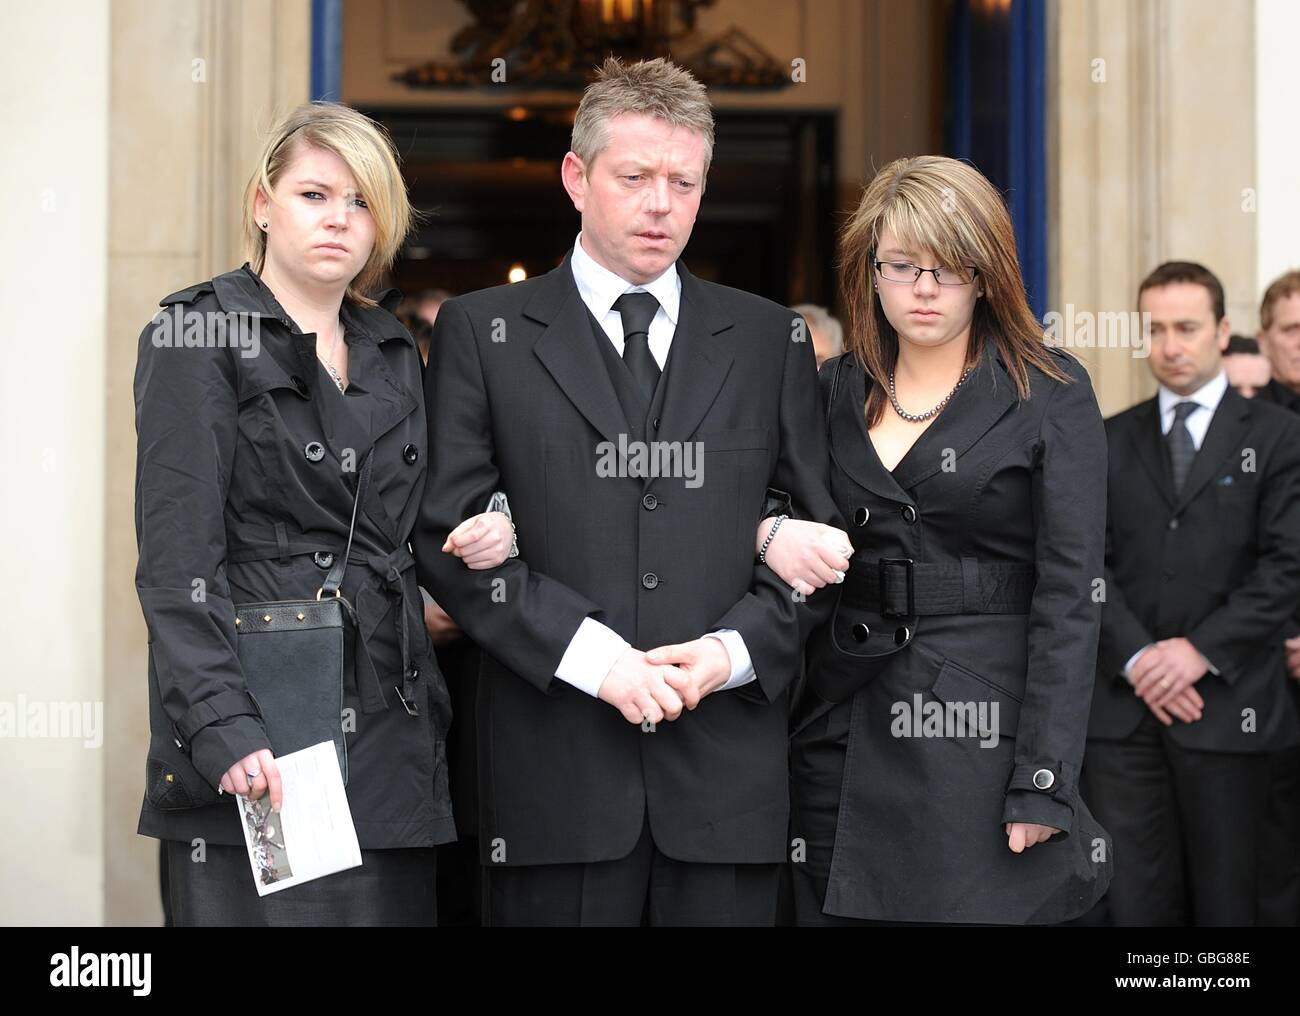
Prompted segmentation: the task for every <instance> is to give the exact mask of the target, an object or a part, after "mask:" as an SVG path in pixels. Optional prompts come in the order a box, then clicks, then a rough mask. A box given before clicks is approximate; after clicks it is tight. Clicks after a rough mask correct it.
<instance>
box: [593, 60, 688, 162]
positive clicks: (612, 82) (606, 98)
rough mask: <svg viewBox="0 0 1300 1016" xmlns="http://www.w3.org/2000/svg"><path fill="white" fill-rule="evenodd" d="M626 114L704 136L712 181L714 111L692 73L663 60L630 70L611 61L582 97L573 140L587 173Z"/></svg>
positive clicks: (632, 66)
mask: <svg viewBox="0 0 1300 1016" xmlns="http://www.w3.org/2000/svg"><path fill="white" fill-rule="evenodd" d="M621 113H644V114H646V115H647V116H657V117H659V119H661V120H665V121H667V122H668V123H670V124H672V125H673V126H674V127H684V128H686V129H687V130H692V131H696V132H697V133H699V134H700V135H702V136H703V138H704V172H705V174H706V175H707V173H708V172H709V164H710V163H711V162H712V161H713V107H712V106H710V105H709V96H708V92H707V91H706V89H705V87H704V86H703V85H702V84H700V83H699V81H697V80H696V79H695V77H694V75H692V74H691V72H690V71H687V70H683V69H682V68H681V67H678V66H677V65H676V64H675V63H673V62H672V61H671V60H666V59H664V58H663V57H656V58H655V59H654V60H640V61H638V62H636V63H628V64H625V63H623V61H622V60H620V59H618V57H614V56H611V57H609V58H608V59H606V61H605V63H604V64H603V65H602V66H601V68H600V69H599V70H598V71H597V72H596V80H595V81H593V82H592V83H591V84H590V85H588V86H587V88H586V90H585V91H584V92H583V93H582V101H581V102H579V103H578V113H577V115H576V116H575V117H574V119H573V135H572V137H571V138H570V140H569V147H570V148H571V149H572V150H573V154H574V155H576V156H577V157H578V158H579V159H581V160H582V164H583V166H584V167H585V168H586V169H588V170H590V168H591V164H592V162H593V161H595V158H596V156H597V155H599V154H600V153H601V152H602V151H604V150H605V146H606V145H608V144H609V122H610V121H611V120H613V119H614V117H616V116H618V115H619V114H621Z"/></svg>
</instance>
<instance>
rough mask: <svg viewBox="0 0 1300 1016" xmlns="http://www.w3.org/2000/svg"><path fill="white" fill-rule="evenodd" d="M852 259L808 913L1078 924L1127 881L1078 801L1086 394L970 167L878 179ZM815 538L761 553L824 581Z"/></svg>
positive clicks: (804, 742)
mask: <svg viewBox="0 0 1300 1016" xmlns="http://www.w3.org/2000/svg"><path fill="white" fill-rule="evenodd" d="M840 248H841V256H842V278H843V280H844V283H843V284H844V304H845V308H846V310H847V314H848V329H847V336H846V339H847V349H848V351H847V352H846V353H845V354H844V355H843V356H840V357H835V358H832V359H831V360H829V361H827V363H826V364H825V365H824V366H823V367H822V369H821V371H820V381H821V391H822V396H823V403H824V408H825V412H826V419H825V426H826V428H827V434H828V437H829V446H830V456H831V490H832V494H833V495H834V498H835V501H836V504H837V507H838V509H839V511H840V514H841V516H842V517H843V519H844V520H845V523H846V527H847V530H848V532H849V535H850V539H851V541H852V544H853V548H852V549H853V555H852V560H851V563H850V566H849V569H848V573H847V576H845V578H844V580H843V581H842V583H840V598H839V603H838V606H837V608H836V610H835V613H834V615H833V617H832V620H831V621H830V622H829V623H828V624H827V625H826V626H825V627H824V628H823V629H821V630H820V631H819V632H817V633H814V635H813V636H812V638H811V639H810V642H809V656H808V682H807V684H808V687H807V690H806V691H805V694H804V695H803V697H802V699H801V701H800V702H799V703H798V705H797V707H796V709H795V714H794V717H793V720H792V724H793V726H792V732H793V734H792V744H791V798H792V800H791V807H792V818H791V822H792V836H793V837H795V838H796V841H797V842H798V843H800V844H801V848H802V850H801V853H800V854H799V855H797V856H796V861H797V862H798V863H795V864H794V865H793V878H794V890H795V904H796V911H797V917H798V920H799V922H800V923H801V924H842V923H853V922H855V921H860V920H869V921H900V922H917V923H950V922H951V923H978V924H1002V923H1007V924H1021V923H1048V922H1057V921H1063V920H1066V919H1069V918H1072V917H1075V916H1077V915H1079V914H1081V913H1083V912H1084V911H1086V910H1087V909H1088V908H1089V907H1090V906H1091V905H1092V904H1093V903H1094V902H1095V901H1096V900H1097V899H1098V898H1099V897H1100V896H1101V894H1102V893H1103V892H1104V890H1105V889H1106V886H1107V883H1108V881H1109V877H1110V843H1109V839H1108V837H1107V836H1106V834H1105V832H1104V831H1103V830H1102V829H1101V828H1100V827H1099V826H1098V825H1097V823H1096V822H1095V821H1094V819H1093V817H1092V816H1091V815H1090V814H1089V812H1088V809H1087V808H1086V807H1085V806H1084V804H1083V801H1082V800H1081V799H1080V797H1079V790H1078V774H1079V767H1080V762H1081V760H1082V755H1083V746H1084V734H1085V729H1086V726H1087V721H1088V708H1089V703H1090V696H1091V691H1092V683H1093V672H1094V666H1095V660H1096V652H1097V638H1098V630H1099V621H1100V609H1101V608H1100V602H1099V596H1100V595H1104V592H1099V587H1098V580H1099V577H1100V576H1101V575H1102V558H1103V544H1104V534H1105V523H1106V439H1105V434H1104V431H1103V427H1102V419H1101V415H1100V413H1099V411H1098V408H1097V403H1096V400H1095V398H1094V396H1093V392H1092V386H1091V384H1090V383H1089V380H1088V375H1087V373H1086V372H1085V371H1084V370H1083V368H1082V367H1081V366H1080V365H1079V363H1078V362H1077V361H1076V360H1074V359H1073V358H1072V357H1070V356H1068V355H1067V354H1065V353H1064V352H1062V351H1059V350H1055V349H1050V348H1048V347H1047V346H1045V345H1044V342H1043V333H1042V328H1041V327H1040V326H1039V324H1038V322H1037V321H1036V320H1035V319H1034V316H1033V314H1032V313H1031V312H1030V310H1029V307H1028V306H1027V304H1026V302H1025V293H1024V287H1023V284H1022V282H1021V275H1020V268H1019V265H1018V263H1017V260H1016V251H1015V241H1014V239H1013V234H1012V227H1011V222H1010V219H1009V217H1008V214H1007V210H1006V207H1005V206H1004V204H1003V201H1002V199H1001V197H1000V196H999V194H998V193H997V192H996V191H995V190H994V188H993V187H992V186H991V185H990V184H989V182H988V181H987V180H986V179H984V177H983V176H981V175H980V174H979V173H978V172H977V171H975V170H974V169H972V168H971V167H970V166H968V165H965V164H963V163H961V162H957V161H954V160H952V159H945V158H938V157H921V158H912V159H903V160H899V161H897V162H894V163H891V164H890V165H888V166H886V167H885V168H884V169H883V170H882V171H881V172H880V174H879V175H878V176H877V177H876V178H875V179H874V180H873V181H872V182H871V184H870V185H869V186H868V187H867V189H866V191H865V192H864V193H863V195H862V199H861V202H860V203H859V205H858V208H857V211H856V213H855V214H854V215H853V217H852V219H851V220H850V221H849V222H848V223H847V225H846V227H845V229H844V231H843V234H842V237H841V242H840ZM772 524H773V523H772V522H770V521H767V522H764V523H763V525H762V526H761V527H760V536H762V535H764V531H765V530H767V529H768V528H769V527H770V526H771V525H772ZM819 539H820V540H821V542H822V544H823V545H824V542H825V533H824V532H822V531H821V529H820V527H818V526H816V525H814V524H801V523H797V522H787V523H785V524H784V525H783V526H782V529H781V530H779V531H778V534H777V537H776V538H775V539H774V540H773V549H776V550H777V553H776V554H775V556H773V555H772V554H769V559H771V560H773V562H774V565H773V566H774V567H775V568H776V569H777V570H778V573H781V574H782V577H783V578H785V579H786V581H788V582H791V583H792V584H796V585H797V586H798V587H799V588H801V589H811V588H815V587H817V586H820V585H822V584H824V583H825V579H824V574H823V575H822V576H819V575H818V574H817V573H816V571H814V570H813V569H810V568H803V569H801V568H798V567H788V566H786V564H785V562H786V561H787V560H788V559H789V558H790V557H792V556H797V553H798V551H799V549H800V547H801V546H802V545H803V543H805V542H811V541H814V540H819ZM783 541H784V542H785V544H786V546H785V547H784V548H782V547H781V544H782V542H783ZM806 556H808V557H815V555H813V554H811V553H810V554H808V555H806ZM783 569H784V570H783ZM818 570H820V571H823V573H824V569H823V568H821V567H820V566H819V568H818Z"/></svg>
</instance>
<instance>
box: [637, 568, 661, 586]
mask: <svg viewBox="0 0 1300 1016" xmlns="http://www.w3.org/2000/svg"><path fill="white" fill-rule="evenodd" d="M641 585H643V586H645V587H646V588H647V589H654V588H655V586H657V585H659V576H658V575H656V574H655V573H654V572H652V571H648V572H646V573H645V574H644V575H642V576H641Z"/></svg>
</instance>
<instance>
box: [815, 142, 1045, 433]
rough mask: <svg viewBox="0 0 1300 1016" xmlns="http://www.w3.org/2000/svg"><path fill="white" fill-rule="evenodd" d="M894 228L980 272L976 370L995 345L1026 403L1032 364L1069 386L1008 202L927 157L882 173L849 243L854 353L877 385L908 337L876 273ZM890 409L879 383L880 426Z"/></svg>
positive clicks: (849, 232) (911, 242) (973, 344)
mask: <svg viewBox="0 0 1300 1016" xmlns="http://www.w3.org/2000/svg"><path fill="white" fill-rule="evenodd" d="M886 229H888V230H890V231H891V232H892V233H893V234H894V236H895V238H896V239H897V242H898V245H899V246H900V247H901V248H902V249H904V250H912V251H921V250H928V251H932V252H933V253H934V256H935V258H936V259H938V262H939V263H940V264H944V265H950V266H953V267H967V266H969V267H974V268H975V269H976V270H977V274H976V279H975V282H976V283H977V284H978V283H982V285H983V288H984V295H983V296H982V297H981V298H980V299H979V300H977V301H976V303H975V313H974V317H973V318H972V320H971V334H970V338H971V341H970V345H969V348H968V350H967V357H966V362H967V366H972V365H973V364H974V363H975V362H976V361H977V360H978V359H979V357H980V354H981V353H982V352H983V350H984V347H985V346H986V345H987V344H988V343H990V342H992V343H993V344H994V345H995V346H997V348H998V351H999V352H1001V354H1002V358H1003V360H1005V361H1006V364H1007V368H1008V370H1009V371H1010V373H1011V378H1012V380H1013V381H1014V383H1015V386H1016V394H1017V395H1018V397H1019V398H1021V399H1027V398H1028V397H1029V371H1028V367H1029V366H1030V365H1032V366H1034V367H1036V368H1037V369H1038V370H1040V371H1042V372H1043V373H1044V374H1047V375H1048V376H1049V377H1052V378H1055V379H1056V380H1058V381H1068V380H1069V376H1068V375H1067V374H1066V373H1065V372H1064V371H1063V370H1062V369H1061V367H1060V365H1059V364H1058V363H1056V362H1055V358H1054V357H1053V355H1052V353H1051V352H1050V351H1049V350H1048V348H1047V345H1046V344H1045V342H1044V337H1043V328H1042V325H1040V324H1039V322H1038V321H1037V319H1036V318H1035V317H1034V314H1033V311H1031V310H1030V309H1029V304H1028V302H1027V301H1026V300H1025V287H1024V282H1023V281H1022V279H1021V275H1020V262H1019V260H1018V259H1017V257H1016V238H1015V233H1014V231H1013V230H1012V227H1011V216H1010V215H1009V214H1008V213H1007V208H1006V205H1005V203H1004V202H1003V200H1002V196H1001V195H1000V194H999V193H998V192H997V191H996V190H995V189H994V187H993V185H992V184H991V183H989V181H988V180H987V179H985V178H984V176H983V175H982V174H981V173H980V172H979V171H978V170H976V169H974V168H973V167H971V166H969V165H967V164H966V163H964V162H959V161H957V160H956V159H948V158H944V157H942V156H937V155H922V156H917V157H915V158H910V159H897V160H895V161H894V162H891V163H890V164H889V165H887V166H886V167H885V168H884V169H882V170H881V171H880V172H879V173H877V174H876V177H875V179H873V180H872V181H871V183H869V184H868V185H867V187H866V189H865V190H864V191H863V192H862V200H861V201H859V202H858V207H857V210H856V211H855V212H854V213H853V216H852V217H851V218H850V219H849V221H848V222H847V223H846V224H845V226H844V230H843V232H842V233H841V235H840V278H841V287H842V289H843V293H844V306H845V310H846V314H847V317H848V329H847V332H848V334H847V336H846V345H847V347H848V350H849V352H851V353H853V354H854V356H855V357H857V359H858V361H859V363H861V364H862V366H863V369H864V370H866V371H867V373H868V374H870V375H871V376H872V377H873V378H875V379H876V380H877V382H883V380H884V379H885V378H886V377H887V376H888V375H889V373H890V371H892V370H893V369H894V365H895V364H896V363H897V361H898V334H897V332H895V331H894V327H893V325H891V324H890V323H889V319H888V318H887V317H886V316H885V312H884V308H883V307H882V306H881V304H880V301H879V299H878V298H877V296H876V289H875V285H874V282H875V279H874V276H875V266H874V265H873V264H872V259H873V258H874V257H875V254H876V248H877V245H878V244H879V242H880V237H881V235H882V234H883V233H884V231H885V230H886ZM884 404H885V396H884V393H883V391H882V390H881V386H880V385H879V384H877V385H876V386H875V387H874V388H873V389H872V391H871V395H870V396H869V397H868V399H867V406H866V414H867V420H868V423H869V424H874V423H876V422H877V421H878V420H879V419H880V414H881V413H882V412H883V411H884Z"/></svg>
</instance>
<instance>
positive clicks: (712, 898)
mask: <svg viewBox="0 0 1300 1016" xmlns="http://www.w3.org/2000/svg"><path fill="white" fill-rule="evenodd" d="M780 871H781V866H780V865H779V864H689V863H685V862H682V861H676V860H673V859H672V858H671V857H668V856H666V855H665V854H663V853H661V852H660V851H659V849H658V848H657V847H656V846H655V843H654V839H653V837H652V836H651V833H650V821H649V816H648V815H647V816H646V819H645V820H644V822H643V823H642V826H641V837H640V839H638V840H637V844H636V846H635V847H633V848H632V852H631V853H630V854H628V855H627V856H626V857H621V858H619V859H618V860H614V861H596V862H593V863H590V864H539V865H523V866H519V867H513V868H511V867H505V866H493V865H490V864H488V865H485V866H484V869H483V923H484V925H485V926H487V927H508V926H516V927H521V926H522V927H539V926H545V927H588V926H595V927H611V926H617V927H636V926H641V925H650V926H693V927H742V926H760V927H772V926H773V925H774V924H775V923H776V906H777V893H778V882H779V880H780Z"/></svg>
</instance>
